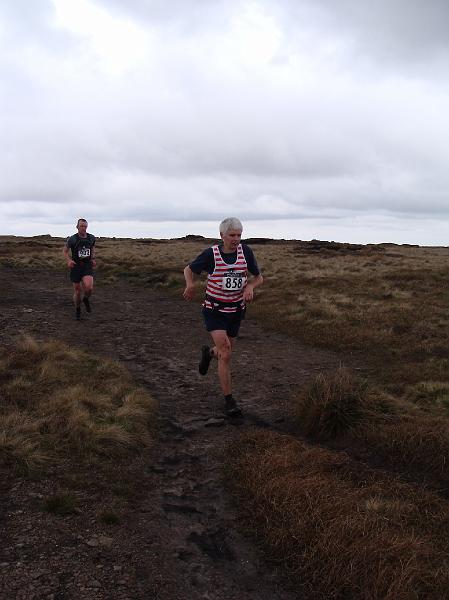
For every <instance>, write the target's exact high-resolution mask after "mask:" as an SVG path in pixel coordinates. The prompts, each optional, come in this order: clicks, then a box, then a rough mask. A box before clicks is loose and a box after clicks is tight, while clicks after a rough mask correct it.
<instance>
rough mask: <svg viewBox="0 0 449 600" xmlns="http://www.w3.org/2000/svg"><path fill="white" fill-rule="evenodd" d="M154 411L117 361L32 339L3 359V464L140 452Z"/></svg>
mask: <svg viewBox="0 0 449 600" xmlns="http://www.w3.org/2000/svg"><path fill="white" fill-rule="evenodd" d="M155 410H156V406H155V402H154V400H153V399H152V398H151V397H150V396H149V395H148V394H147V393H146V392H145V391H144V390H143V389H141V388H138V387H137V386H136V385H135V384H134V383H133V381H132V379H131V377H130V374H129V373H128V371H127V370H126V369H125V368H124V367H122V366H120V365H119V364H117V363H113V362H112V361H108V360H105V359H101V358H98V357H94V356H91V355H89V354H86V353H83V352H81V351H79V350H77V349H73V348H69V347H68V346H66V345H65V344H63V343H61V342H58V341H47V342H38V341H36V340H35V339H33V338H31V337H24V338H23V339H22V340H21V341H20V342H19V343H18V344H17V345H16V346H15V347H14V348H12V349H3V350H2V351H1V352H0V463H1V464H3V465H9V466H10V467H11V468H22V469H24V468H25V469H29V468H35V467H38V466H43V465H45V464H49V463H52V462H55V461H60V460H64V459H67V458H70V459H73V458H76V459H77V460H80V461H89V460H93V459H94V458H95V457H105V458H106V459H107V458H109V457H115V456H119V455H123V454H125V453H128V452H135V451H139V450H141V449H142V448H145V447H148V446H149V445H150V444H151V442H152V435H151V427H152V425H153V420H154V414H155Z"/></svg>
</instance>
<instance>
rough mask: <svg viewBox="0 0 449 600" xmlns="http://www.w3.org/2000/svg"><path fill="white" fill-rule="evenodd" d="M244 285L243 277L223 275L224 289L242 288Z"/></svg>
mask: <svg viewBox="0 0 449 600" xmlns="http://www.w3.org/2000/svg"><path fill="white" fill-rule="evenodd" d="M242 286H243V277H223V289H224V290H240V289H241V288H242Z"/></svg>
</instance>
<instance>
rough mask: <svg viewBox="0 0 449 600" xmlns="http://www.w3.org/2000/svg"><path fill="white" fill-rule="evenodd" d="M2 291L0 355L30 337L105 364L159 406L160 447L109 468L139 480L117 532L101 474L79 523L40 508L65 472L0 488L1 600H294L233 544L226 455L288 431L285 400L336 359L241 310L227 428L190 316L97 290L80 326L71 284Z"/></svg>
mask: <svg viewBox="0 0 449 600" xmlns="http://www.w3.org/2000/svg"><path fill="white" fill-rule="evenodd" d="M0 278H1V280H2V298H1V300H0V325H1V327H0V332H1V333H0V342H1V343H2V344H9V343H11V342H12V341H13V340H14V339H15V338H16V337H17V336H18V335H19V334H21V333H28V334H32V335H33V336H34V337H36V338H37V339H38V340H43V339H48V338H56V339H60V340H63V341H65V342H68V343H70V344H74V345H76V346H79V347H81V348H83V349H85V350H86V351H89V352H92V353H94V354H98V355H102V356H107V357H110V358H112V359H114V360H117V361H120V362H121V363H123V364H125V365H126V367H127V368H128V369H129V370H130V371H131V372H132V374H133V376H134V378H135V379H136V380H137V382H139V384H140V385H142V386H144V387H145V388H147V389H148V390H149V392H150V393H151V395H152V396H153V397H154V398H155V399H156V400H157V401H158V403H159V422H158V426H157V434H156V435H157V439H156V442H155V445H154V446H153V447H152V448H151V450H150V451H149V452H148V453H147V454H146V455H145V456H144V457H140V458H138V459H131V460H130V461H129V463H128V464H121V465H117V481H119V480H123V481H126V480H127V478H128V479H129V478H132V477H138V478H139V481H138V484H137V486H135V487H136V488H137V492H136V493H135V494H134V495H133V497H132V498H131V499H129V500H128V502H127V504H126V510H123V513H122V515H121V519H120V522H119V523H117V524H114V525H109V526H108V525H105V524H104V523H101V522H100V521H99V520H98V518H97V517H96V514H97V512H98V507H99V506H103V507H104V506H107V505H108V501H109V500H110V499H111V497H112V491H111V490H110V489H108V488H107V486H105V485H102V480H101V475H97V474H96V473H91V474H90V479H89V482H88V484H87V485H86V486H85V487H86V489H85V490H84V492H79V493H78V495H79V502H80V506H81V510H80V511H79V514H75V515H67V516H64V517H57V516H55V515H49V514H48V513H44V512H43V511H42V510H41V508H40V505H41V502H42V498H45V497H46V495H48V494H49V493H51V492H54V491H55V489H59V488H60V486H61V484H60V479H61V477H62V473H63V474H64V475H65V476H67V473H66V472H65V473H64V468H65V467H64V465H60V466H58V467H56V468H55V469H54V472H53V473H49V474H48V475H47V476H46V477H45V478H36V479H31V480H30V479H29V478H28V479H27V478H19V479H17V478H16V479H12V478H11V479H8V477H6V478H4V479H3V482H2V484H1V487H2V489H1V490H0V492H1V515H0V536H1V539H2V543H1V550H0V577H1V580H0V590H1V589H2V587H3V592H0V593H1V594H2V595H1V598H2V599H3V598H5V599H6V598H17V599H29V598H48V599H53V600H56V599H60V600H63V599H77V600H78V599H89V600H94V599H98V600H104V599H112V598H123V599H136V600H137V599H139V600H140V599H142V600H143V599H145V600H151V599H153V598H154V599H161V600H177V599H179V600H196V599H203V600H207V599H210V600H212V599H217V600H224V599H226V600H234V599H235V600H237V599H238V600H256V599H257V600H273V599H282V600H290V599H293V598H300V597H301V595H300V594H299V592H297V591H296V590H292V589H289V588H288V586H287V583H286V580H285V579H284V578H283V576H282V567H281V566H280V567H279V568H278V569H277V568H276V567H275V566H273V565H272V564H270V563H269V562H267V561H266V560H265V559H264V557H263V556H262V554H261V553H260V551H258V549H257V547H256V546H255V544H254V543H253V541H252V540H251V538H250V537H248V536H247V535H245V533H244V532H243V531H242V530H241V526H240V524H239V521H238V510H237V507H236V506H235V505H233V502H232V498H231V497H230V495H229V494H228V492H227V490H226V487H225V485H224V482H223V464H224V458H225V456H224V453H225V449H226V447H227V445H228V444H232V441H233V439H235V437H236V436H237V435H239V433H240V432H242V431H244V430H245V429H246V428H249V427H267V428H272V429H276V430H281V431H284V430H288V427H289V418H288V401H289V397H290V395H291V392H292V390H294V389H295V387H297V386H300V385H301V384H303V383H304V382H305V381H307V380H309V379H310V378H311V377H313V375H314V374H316V373H317V372H318V371H322V370H326V369H330V368H334V367H335V366H337V365H338V363H339V358H338V357H337V356H336V355H333V354H331V353H327V352H324V351H319V350H314V349H311V348H308V347H305V346H303V345H301V343H299V342H298V341H297V340H294V339H291V338H288V337H286V336H284V335H281V334H276V333H273V332H267V331H264V329H263V328H262V326H261V325H260V324H258V323H257V322H256V321H255V320H254V319H252V318H251V309H249V311H248V313H249V314H248V317H247V318H246V319H245V321H244V323H243V325H242V328H241V336H240V337H239V341H238V343H237V349H236V352H235V355H234V357H233V382H234V395H235V397H236V398H237V399H238V401H239V402H240V404H241V406H242V408H243V411H244V417H243V418H241V419H226V418H224V415H223V412H222V408H223V407H222V396H221V393H220V389H219V384H218V378H217V375H216V365H215V364H213V363H212V365H211V369H210V371H209V373H208V374H207V376H205V377H202V376H200V375H199V373H198V370H197V365H198V361H199V355H200V348H201V345H202V344H205V343H209V339H208V334H207V333H206V331H205V330H204V327H203V324H202V319H201V314H200V306H199V305H198V303H187V302H185V301H184V300H183V299H182V297H180V296H179V297H178V296H175V295H173V294H172V293H170V292H164V291H161V290H154V289H152V288H150V287H145V286H142V285H136V284H130V283H127V282H118V283H115V284H113V285H112V284H111V285H101V280H100V282H99V283H100V284H99V285H97V286H96V289H95V292H94V296H93V299H92V307H93V312H92V313H91V314H86V313H85V311H83V313H82V319H81V321H80V322H76V321H75V319H74V309H73V304H72V301H71V292H70V284H69V282H68V279H67V275H66V273H51V272H48V271H40V270H31V269H29V270H19V269H9V268H8V269H5V268H3V269H2V270H0ZM256 301H257V300H256ZM58 482H59V483H58ZM134 484H135V482H134ZM278 571H279V572H278Z"/></svg>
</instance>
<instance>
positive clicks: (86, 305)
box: [83, 297, 92, 313]
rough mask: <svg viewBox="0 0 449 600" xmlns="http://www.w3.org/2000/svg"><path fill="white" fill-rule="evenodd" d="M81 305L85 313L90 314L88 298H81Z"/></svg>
mask: <svg viewBox="0 0 449 600" xmlns="http://www.w3.org/2000/svg"><path fill="white" fill-rule="evenodd" d="M83 304H84V306H85V307H86V311H87V312H88V313H90V312H92V309H91V307H90V303H89V298H86V297H84V298H83Z"/></svg>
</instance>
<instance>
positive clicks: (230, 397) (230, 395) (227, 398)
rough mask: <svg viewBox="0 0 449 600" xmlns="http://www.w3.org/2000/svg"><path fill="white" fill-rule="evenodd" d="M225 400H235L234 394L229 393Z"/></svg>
mask: <svg viewBox="0 0 449 600" xmlns="http://www.w3.org/2000/svg"><path fill="white" fill-rule="evenodd" d="M225 400H233V397H232V394H227V395H226V396H225Z"/></svg>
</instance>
